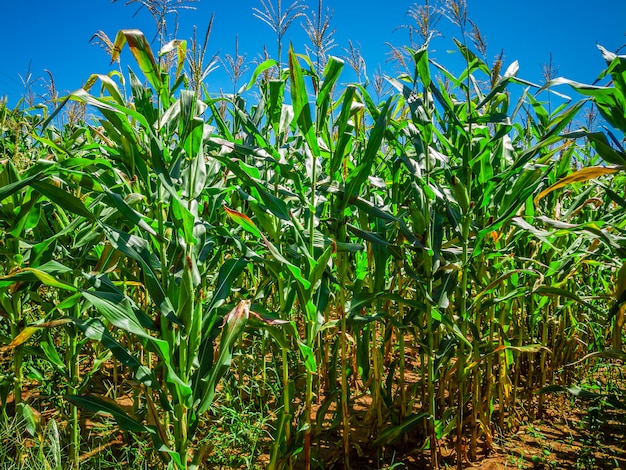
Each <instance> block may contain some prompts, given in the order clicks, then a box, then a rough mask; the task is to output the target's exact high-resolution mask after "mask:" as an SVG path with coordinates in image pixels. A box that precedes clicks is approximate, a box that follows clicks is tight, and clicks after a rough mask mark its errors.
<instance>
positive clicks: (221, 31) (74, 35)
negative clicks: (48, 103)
mask: <svg viewBox="0 0 626 470" xmlns="http://www.w3.org/2000/svg"><path fill="white" fill-rule="evenodd" d="M272 1H273V2H274V3H275V2H276V0H272ZM306 2H307V3H308V5H309V8H310V10H311V9H316V7H317V0H306ZM125 3H126V2H125V0H120V1H118V2H116V3H111V2H110V1H109V0H55V1H44V0H2V3H1V11H2V16H3V21H2V28H0V43H2V44H4V45H5V47H4V48H3V52H2V55H3V59H2V61H1V62H0V97H8V99H9V106H12V105H15V104H16V103H17V100H18V99H19V97H20V96H21V95H22V94H23V91H24V87H23V85H22V83H21V79H20V75H21V76H22V77H24V78H25V77H26V72H27V70H28V67H29V64H31V65H30V71H31V74H32V79H37V78H38V77H47V74H46V73H45V72H44V70H45V69H47V70H49V71H50V72H51V73H52V74H53V76H54V78H55V83H56V87H57V89H58V90H59V91H60V92H61V93H63V92H66V91H69V90H73V89H76V88H79V87H80V86H81V85H82V84H83V82H84V81H85V80H86V79H87V77H88V76H89V75H90V74H91V73H107V72H108V71H110V70H111V69H112V68H114V67H115V66H111V65H110V64H109V59H108V56H107V55H106V53H105V52H104V51H103V50H102V49H101V48H99V47H97V46H94V45H92V44H90V43H89V40H90V38H91V37H92V35H93V34H94V33H95V32H96V31H98V30H102V31H104V32H105V33H107V34H108V35H109V36H110V37H111V38H114V37H115V34H116V32H117V31H118V30H119V29H123V28H138V29H141V30H143V31H144V32H145V33H146V36H147V37H148V38H149V39H152V37H153V36H154V33H155V26H154V23H153V20H152V17H151V16H150V15H149V13H148V12H147V10H145V9H144V10H142V11H139V12H138V13H137V15H135V13H136V11H137V9H138V6H137V5H138V4H137V3H135V4H132V5H129V6H125ZM283 3H284V4H285V5H288V4H289V3H290V2H289V0H283ZM467 3H468V10H469V17H470V18H471V19H472V20H473V21H474V22H475V23H476V24H477V25H478V26H479V28H480V30H481V32H482V34H483V35H484V36H485V38H486V40H487V43H488V52H487V56H488V58H489V59H490V60H491V59H493V57H495V56H496V55H497V54H499V52H500V51H501V50H502V49H504V54H505V67H506V66H507V65H508V64H510V63H511V62H512V61H513V60H518V61H519V63H520V72H519V76H521V77H523V78H526V79H529V80H532V81H541V65H542V64H543V63H547V62H548V60H549V55H550V53H552V60H553V63H554V65H556V66H558V67H559V69H558V75H562V76H566V77H568V78H572V79H574V80H578V81H582V82H591V81H593V79H594V78H595V77H596V76H597V74H598V73H599V72H600V71H601V70H602V68H603V66H604V62H603V60H602V58H601V56H600V53H599V51H598V49H597V48H596V43H598V44H601V45H603V46H604V47H606V48H607V49H609V50H615V49H617V48H618V47H620V46H622V45H623V44H625V43H626V36H625V35H624V34H625V33H626V0H595V1H593V2H589V1H582V0H525V1H523V2H522V1H517V2H516V1H510V0H468V2H467ZM414 4H415V2H414V1H398V0H387V1H381V0H375V1H374V0H361V1H352V0H350V1H340V0H326V1H325V2H324V5H325V6H328V7H329V8H330V9H331V10H334V16H333V20H332V27H333V28H334V29H335V30H336V34H335V42H336V43H337V47H335V48H334V49H333V50H332V51H331V53H332V54H334V55H339V56H341V55H344V54H345V52H344V50H343V49H344V48H345V47H347V46H348V39H351V40H352V41H353V42H354V43H355V44H356V43H358V44H360V46H361V50H362V54H363V56H364V58H365V59H366V62H367V68H368V73H369V74H372V73H373V72H374V71H375V69H376V68H377V66H378V64H381V65H382V66H383V68H385V67H387V70H388V71H390V66H389V65H388V64H387V65H386V64H385V61H386V58H387V53H388V51H389V49H388V46H387V45H386V43H392V44H394V45H396V46H402V45H403V44H407V43H408V34H407V30H406V29H396V28H397V27H398V26H400V25H402V24H410V23H411V19H410V18H408V17H407V15H406V12H407V10H408V8H409V7H410V6H411V5H414ZM194 5H195V6H196V10H195V11H182V12H181V14H180V15H179V18H178V21H179V23H180V28H179V31H178V38H179V39H188V38H189V37H190V36H191V34H192V31H193V26H194V25H196V26H197V27H198V36H199V37H203V35H204V30H205V28H206V26H207V24H208V22H209V19H210V16H211V14H212V13H213V12H214V13H215V23H214V26H213V32H212V35H211V39H210V42H209V47H208V53H209V54H213V53H217V52H219V53H220V55H222V56H223V55H224V54H231V55H234V45H235V37H236V35H239V48H240V53H246V54H247V62H248V63H250V70H249V71H248V74H247V76H248V77H249V75H250V74H251V72H252V69H253V64H251V61H252V60H253V59H254V58H255V57H257V55H259V54H260V53H261V52H262V50H263V45H264V44H267V46H268V49H269V51H270V52H271V53H273V52H274V51H275V49H276V47H275V36H274V35H273V33H272V31H271V30H270V29H269V27H268V26H266V25H265V24H263V23H262V22H261V21H260V20H258V19H257V18H255V17H254V16H253V12H252V8H253V7H261V4H260V0H230V1H224V0H219V1H217V0H200V1H199V2H197V3H195V4H194ZM310 10H309V11H310ZM134 15H135V16H134ZM170 18H171V19H173V18H172V17H170ZM300 24H301V20H296V21H295V22H294V24H293V26H292V28H291V30H290V31H289V32H288V33H287V37H286V38H285V39H286V41H287V42H288V41H290V40H291V41H293V43H294V46H295V48H296V50H297V52H304V44H305V43H306V38H305V35H304V33H303V32H302V29H301V27H300ZM438 29H440V30H441V31H442V32H443V34H444V37H440V38H437V39H436V40H435V41H434V42H433V44H432V46H433V48H434V52H433V54H434V55H435V56H436V58H437V60H438V61H439V62H441V63H443V64H444V65H446V66H448V67H450V68H452V69H454V64H455V61H456V60H457V59H456V58H457V57H458V55H459V54H458V53H457V54H451V53H449V52H448V51H449V50H451V49H453V44H452V39H451V38H452V37H459V35H460V33H459V31H458V30H457V29H456V28H455V27H452V26H451V25H450V23H449V22H448V21H447V20H445V19H444V20H441V22H440V23H439V25H438ZM622 53H623V54H626V48H625V49H624V50H622ZM126 64H130V62H129V61H126ZM348 79H350V78H349V77H348V74H346V80H348ZM42 83H43V82H41V81H36V82H35V86H34V91H35V92H36V93H44V89H43V87H42V86H41V85H42ZM208 83H209V89H210V91H213V92H219V91H220V89H224V90H228V91H230V89H231V86H230V81H229V80H228V79H227V78H226V77H225V75H224V72H223V70H218V71H216V72H214V74H213V75H211V76H210V77H209V80H208ZM563 91H565V90H563Z"/></svg>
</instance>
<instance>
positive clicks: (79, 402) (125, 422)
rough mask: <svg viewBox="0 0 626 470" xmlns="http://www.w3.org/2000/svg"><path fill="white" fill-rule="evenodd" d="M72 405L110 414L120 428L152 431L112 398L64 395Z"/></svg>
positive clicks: (134, 430)
mask: <svg viewBox="0 0 626 470" xmlns="http://www.w3.org/2000/svg"><path fill="white" fill-rule="evenodd" d="M65 399H66V400H68V401H69V402H71V403H73V404H74V405H76V406H78V407H80V408H83V409H86V410H88V411H92V412H94V413H98V414H107V415H111V416H112V417H113V418H114V419H115V421H117V424H118V426H119V427H120V428H122V429H124V430H126V431H132V432H147V433H152V432H153V430H152V429H151V428H149V427H148V426H145V425H144V424H142V423H140V422H139V421H136V420H135V419H133V418H132V417H130V416H129V415H128V414H127V413H126V412H125V411H124V410H123V409H122V408H121V407H120V406H119V405H118V404H117V403H115V401H114V400H112V399H110V398H105V397H103V396H100V395H65Z"/></svg>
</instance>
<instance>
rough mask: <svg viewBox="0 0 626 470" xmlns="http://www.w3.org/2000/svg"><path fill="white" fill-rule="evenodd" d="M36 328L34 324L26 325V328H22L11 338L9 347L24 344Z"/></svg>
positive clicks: (12, 347)
mask: <svg viewBox="0 0 626 470" xmlns="http://www.w3.org/2000/svg"><path fill="white" fill-rule="evenodd" d="M38 329H39V328H38V327H36V326H27V327H26V328H24V329H23V330H22V331H21V332H20V333H19V334H18V335H17V336H16V337H15V338H13V341H11V344H9V349H14V348H17V347H18V346H20V345H22V344H24V343H25V342H26V341H28V340H29V339H30V337H31V336H33V335H34V334H35V332H36V331H37V330H38Z"/></svg>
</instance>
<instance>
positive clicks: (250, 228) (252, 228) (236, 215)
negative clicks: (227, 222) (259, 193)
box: [224, 206, 261, 238]
mask: <svg viewBox="0 0 626 470" xmlns="http://www.w3.org/2000/svg"><path fill="white" fill-rule="evenodd" d="M224 210H225V211H226V213H227V214H228V216H229V217H230V218H231V219H233V221H234V222H235V223H236V224H237V225H239V226H240V227H241V228H242V229H244V230H245V231H246V232H250V233H251V234H252V235H254V236H255V237H257V238H261V232H260V231H259V229H258V228H257V226H256V225H254V222H252V219H250V217H248V216H247V215H246V214H242V213H241V212H237V211H236V210H234V209H230V208H229V207H226V206H224Z"/></svg>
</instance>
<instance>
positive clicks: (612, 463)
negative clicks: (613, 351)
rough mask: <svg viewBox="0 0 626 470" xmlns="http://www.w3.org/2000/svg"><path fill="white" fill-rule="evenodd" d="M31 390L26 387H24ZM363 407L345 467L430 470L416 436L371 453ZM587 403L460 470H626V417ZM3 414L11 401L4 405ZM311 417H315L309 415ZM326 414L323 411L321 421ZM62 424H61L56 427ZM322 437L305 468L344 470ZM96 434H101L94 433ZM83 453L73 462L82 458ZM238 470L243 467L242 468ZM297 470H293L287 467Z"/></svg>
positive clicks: (446, 451) (359, 403)
mask: <svg viewBox="0 0 626 470" xmlns="http://www.w3.org/2000/svg"><path fill="white" fill-rule="evenodd" d="M104 370H105V371H106V372H104V374H96V375H95V376H94V378H93V383H92V386H91V390H90V391H91V392H92V393H97V394H99V395H100V394H102V395H104V394H106V390H107V389H108V388H109V386H110V383H107V381H106V380H103V379H104V376H105V375H106V376H109V378H110V377H111V376H112V374H111V370H107V368H106V367H105V369H104ZM29 385H32V387H29ZM127 388H128V390H127V391H128V395H126V396H121V397H120V396H118V398H117V400H116V402H117V404H118V405H120V406H122V407H128V409H129V411H130V410H131V408H132V399H131V398H130V392H131V390H130V387H127ZM36 390H37V383H36V382H32V383H31V384H26V386H25V389H24V394H23V397H22V399H23V400H25V401H27V402H31V403H33V405H34V406H36V405H35V403H37V402H38V403H39V404H40V405H43V404H44V403H45V402H46V401H47V400H46V399H45V397H42V396H40V395H39V392H37V391H36ZM370 404H371V398H370V397H369V395H363V396H361V397H360V398H358V399H356V400H355V402H354V407H353V409H352V417H353V419H352V422H351V425H352V429H351V436H350V443H351V455H350V465H351V468H353V469H364V470H365V469H382V468H406V469H430V468H432V467H431V464H430V457H429V456H430V450H423V449H421V448H420V446H421V445H422V443H423V442H424V439H423V436H420V435H419V433H418V432H417V431H415V432H414V434H412V433H407V434H406V435H404V436H403V438H401V439H399V441H401V442H399V443H392V444H388V445H387V446H384V447H380V446H374V445H373V440H372V438H371V435H372V434H373V433H372V430H371V428H370V426H369V424H368V423H371V422H372V419H371V416H369V415H368V413H369V409H370ZM589 405H590V403H589V402H586V401H584V400H582V399H573V398H572V397H570V396H569V395H566V394H564V393H560V394H552V395H550V396H549V400H548V403H547V405H546V407H545V409H544V411H543V414H542V416H540V417H537V418H535V419H532V420H531V419H526V420H525V421H524V422H522V423H520V424H519V425H518V426H517V427H516V428H515V429H512V430H508V431H504V432H500V433H496V434H494V435H493V436H492V438H491V439H490V443H489V445H487V443H486V442H484V439H483V442H482V446H481V447H480V449H479V452H478V455H477V456H476V458H475V459H474V460H473V461H470V459H469V457H468V456H467V455H464V456H463V468H466V469H469V468H474V469H483V470H496V469H515V468H518V469H564V470H570V469H571V470H578V469H589V470H591V469H625V470H626V411H624V410H615V409H611V408H605V409H602V410H598V409H594V408H593V407H589ZM5 406H6V408H7V410H8V411H9V413H10V412H11V409H12V403H11V399H9V402H8V403H6V404H5ZM314 411H315V410H314ZM332 412H333V410H332V408H331V409H329V415H328V416H330V414H331V413H332ZM51 413H53V411H52V410H51V409H48V410H47V411H44V412H43V413H42V415H41V418H40V419H43V420H45V419H47V418H48V417H49V416H50V414H51ZM60 424H62V423H60ZM329 427H330V426H326V425H325V426H324V429H325V430H324V431H322V432H321V433H320V434H319V435H318V436H316V438H314V444H313V445H314V448H313V458H314V465H313V468H323V469H344V468H345V467H344V463H343V460H344V459H343V453H342V440H341V434H340V432H339V428H340V426H336V427H334V428H333V429H330V430H329V429H328V428H329ZM81 428H82V430H83V432H84V436H83V444H84V448H85V449H89V448H90V447H89V442H90V440H93V439H96V440H97V446H96V444H95V442H96V441H94V447H93V448H94V449H95V448H97V449H98V451H102V449H104V448H107V449H109V450H110V451H111V452H112V453H113V454H115V453H120V454H121V451H122V450H123V448H124V447H125V446H127V445H128V440H127V439H125V438H124V436H123V435H122V434H121V433H118V432H111V431H112V428H111V423H110V422H109V423H108V424H107V421H106V418H103V417H99V416H93V415H90V414H89V413H86V412H84V411H83V412H81ZM99 429H104V431H102V432H99V431H98V430H99ZM259 445H260V447H263V448H264V451H263V452H264V453H262V454H261V455H260V456H259V457H258V458H257V459H256V460H255V462H254V464H253V467H252V468H265V467H266V466H267V463H268V461H269V455H268V454H267V452H268V450H269V442H265V443H259ZM89 454H90V452H88V451H85V455H83V458H82V459H81V460H85V459H88V458H90V457H91V456H90V455H89ZM439 463H440V468H445V469H447V468H457V463H456V450H455V443H454V442H452V441H446V440H442V441H441V442H440V443H439ZM242 468H243V467H242ZM294 468H296V469H298V468H299V467H298V465H297V464H296V465H294Z"/></svg>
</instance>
